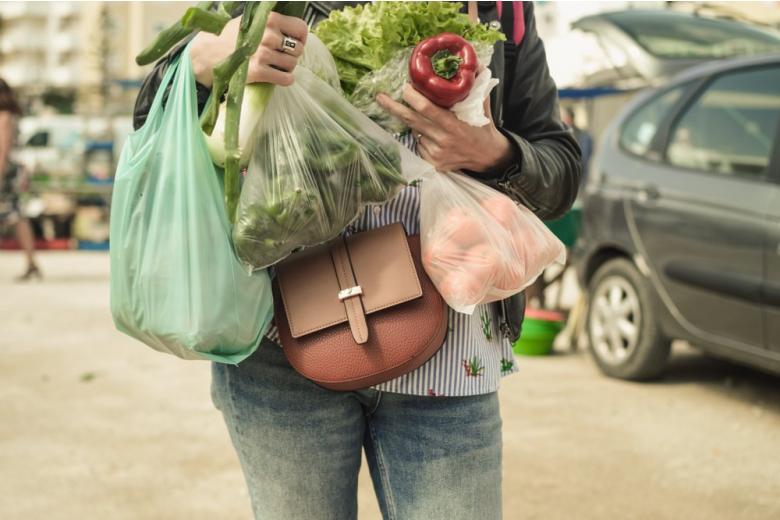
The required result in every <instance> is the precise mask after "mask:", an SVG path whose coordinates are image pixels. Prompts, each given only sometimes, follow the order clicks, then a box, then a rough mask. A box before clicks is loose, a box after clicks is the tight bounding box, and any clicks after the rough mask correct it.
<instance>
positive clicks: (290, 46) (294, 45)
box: [277, 36, 301, 55]
mask: <svg viewBox="0 0 780 520" xmlns="http://www.w3.org/2000/svg"><path fill="white" fill-rule="evenodd" d="M300 43H301V42H299V41H298V40H296V39H295V38H291V37H289V36H285V37H284V38H282V46H281V47H280V48H279V49H277V50H278V51H279V52H284V53H285V54H292V55H294V54H295V51H296V49H298V45H299V44H300Z"/></svg>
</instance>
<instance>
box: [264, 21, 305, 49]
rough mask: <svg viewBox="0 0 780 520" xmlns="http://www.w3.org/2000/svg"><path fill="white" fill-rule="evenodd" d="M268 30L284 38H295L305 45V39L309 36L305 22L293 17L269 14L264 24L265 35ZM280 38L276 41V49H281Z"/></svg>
mask: <svg viewBox="0 0 780 520" xmlns="http://www.w3.org/2000/svg"><path fill="white" fill-rule="evenodd" d="M268 29H272V30H273V31H275V32H277V33H280V34H282V35H285V36H290V37H291V38H295V39H296V40H298V41H300V42H301V43H303V44H305V43H306V37H307V36H308V35H309V26H308V25H306V22H304V21H303V20H301V19H300V18H296V17H295V16H284V15H282V14H279V13H273V12H272V13H271V14H269V15H268V23H267V24H266V31H265V32H266V33H268ZM281 42H282V40H281V38H280V39H279V40H278V41H277V43H278V45H277V46H276V49H280V48H281Z"/></svg>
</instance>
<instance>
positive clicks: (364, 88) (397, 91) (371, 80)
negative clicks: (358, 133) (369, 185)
mask: <svg viewBox="0 0 780 520" xmlns="http://www.w3.org/2000/svg"><path fill="white" fill-rule="evenodd" d="M471 45H473V46H474V50H475V51H476V52H477V58H478V60H479V64H480V66H482V67H487V66H488V65H489V64H490V60H491V58H492V57H493V46H492V45H490V44H488V43H482V42H471ZM413 50H414V47H409V48H406V49H401V50H399V51H397V52H396V53H395V54H394V55H393V57H392V58H391V59H390V60H389V61H388V62H387V63H386V64H385V65H384V66H383V67H382V68H380V69H377V70H375V71H372V72H369V73H368V74H366V75H365V76H363V77H362V78H360V81H358V83H357V85H356V86H355V89H354V90H353V92H352V94H351V95H350V96H349V101H350V102H351V103H352V104H353V105H354V106H355V107H356V108H357V109H358V110H360V111H361V112H363V113H364V114H366V115H367V116H368V117H370V118H371V119H372V120H373V121H375V122H376V123H377V124H379V126H381V127H382V128H384V129H385V130H387V131H388V132H390V133H391V134H402V133H404V132H405V131H407V130H409V127H407V126H406V125H405V124H404V122H403V121H401V120H400V119H398V118H396V117H394V116H392V115H390V114H389V113H388V112H387V110H385V109H384V108H382V107H381V106H379V103H377V102H376V97H377V95H378V94H380V93H385V94H387V95H388V96H389V97H390V98H391V99H393V100H395V101H398V102H402V101H403V89H404V85H406V84H407V83H409V58H410V57H411V55H412V51H413Z"/></svg>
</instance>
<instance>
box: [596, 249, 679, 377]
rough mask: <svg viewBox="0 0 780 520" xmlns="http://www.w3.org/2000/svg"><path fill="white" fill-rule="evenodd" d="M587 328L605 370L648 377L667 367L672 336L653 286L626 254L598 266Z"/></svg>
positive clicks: (611, 374)
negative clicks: (666, 332) (660, 317)
mask: <svg viewBox="0 0 780 520" xmlns="http://www.w3.org/2000/svg"><path fill="white" fill-rule="evenodd" d="M587 328H588V344H589V346H590V351H591V354H592V355H593V358H594V360H595V361H596V364H597V365H598V366H599V368H600V369H601V371H602V372H604V373H605V374H607V375H609V376H612V377H617V378H621V379H630V380H646V379H652V378H655V377H658V376H659V375H660V374H661V373H662V372H663V369H664V366H665V365H666V360H667V358H668V357H669V348H670V345H671V342H670V341H669V340H668V339H666V338H664V337H663V334H662V333H661V330H660V329H659V326H658V323H657V310H656V299H655V295H654V294H653V292H652V288H651V287H650V286H649V284H648V282H647V279H646V278H645V277H643V276H642V274H641V273H640V272H639V270H638V269H637V268H636V267H635V266H634V264H633V263H631V262H630V261H628V260H627V259H624V258H617V259H613V260H610V261H608V262H606V263H605V264H604V265H602V266H601V267H600V268H599V270H598V271H596V274H595V276H594V277H593V280H592V281H591V283H590V288H589V290H588V318H587Z"/></svg>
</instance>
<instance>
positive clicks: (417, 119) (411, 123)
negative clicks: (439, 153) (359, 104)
mask: <svg viewBox="0 0 780 520" xmlns="http://www.w3.org/2000/svg"><path fill="white" fill-rule="evenodd" d="M376 101H377V103H379V106H381V107H382V108H384V109H385V110H387V111H388V112H390V114H392V115H394V116H395V117H397V118H398V119H400V120H401V121H403V122H404V124H405V125H406V126H408V127H409V128H411V129H412V130H413V131H415V132H416V133H420V134H423V135H425V136H428V137H429V138H432V139H435V138H437V137H438V136H439V134H440V131H439V130H438V129H437V128H436V126H435V125H434V124H433V123H432V122H431V121H429V120H428V119H427V118H425V117H424V116H422V115H421V114H418V113H417V112H415V111H414V110H412V109H411V108H409V107H407V106H405V105H403V104H401V103H398V102H396V101H393V100H392V99H391V98H390V96H388V95H386V94H379V96H377V98H376Z"/></svg>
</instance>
